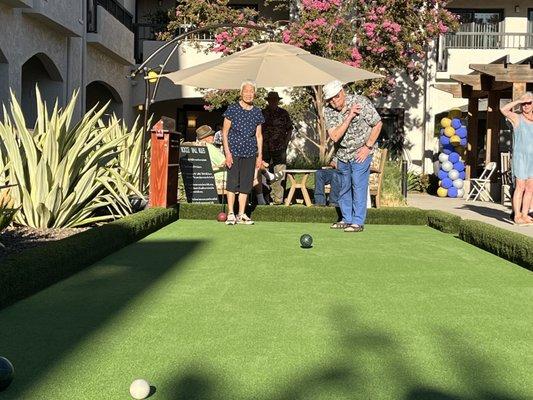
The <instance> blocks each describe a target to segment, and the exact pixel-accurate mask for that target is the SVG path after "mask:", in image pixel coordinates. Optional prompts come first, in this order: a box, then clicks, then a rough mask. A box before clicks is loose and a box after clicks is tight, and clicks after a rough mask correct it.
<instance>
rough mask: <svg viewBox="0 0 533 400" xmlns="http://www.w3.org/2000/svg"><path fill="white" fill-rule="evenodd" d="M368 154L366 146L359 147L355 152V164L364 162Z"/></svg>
mask: <svg viewBox="0 0 533 400" xmlns="http://www.w3.org/2000/svg"><path fill="white" fill-rule="evenodd" d="M369 154H370V149H369V148H368V147H366V146H363V147H359V148H358V149H357V150H356V151H355V162H358V163H362V162H364V161H365V160H366V159H367V157H368V155H369Z"/></svg>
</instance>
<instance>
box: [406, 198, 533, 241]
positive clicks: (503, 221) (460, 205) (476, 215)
mask: <svg viewBox="0 0 533 400" xmlns="http://www.w3.org/2000/svg"><path fill="white" fill-rule="evenodd" d="M407 204H408V205H409V206H412V207H418V208H422V209H424V210H442V211H446V212H449V213H451V214H455V215H459V216H460V217H461V218H463V219H473V220H476V221H483V222H487V223H489V224H491V225H495V226H498V227H500V228H503V229H507V230H509V231H513V232H518V233H522V234H524V235H527V236H531V237H533V225H529V226H517V225H514V224H512V223H511V219H510V218H509V216H510V213H511V208H510V207H506V206H502V205H501V204H498V203H490V202H486V201H468V202H467V201H465V200H463V199H451V198H440V197H436V196H429V195H426V194H412V193H409V194H408V195H407Z"/></svg>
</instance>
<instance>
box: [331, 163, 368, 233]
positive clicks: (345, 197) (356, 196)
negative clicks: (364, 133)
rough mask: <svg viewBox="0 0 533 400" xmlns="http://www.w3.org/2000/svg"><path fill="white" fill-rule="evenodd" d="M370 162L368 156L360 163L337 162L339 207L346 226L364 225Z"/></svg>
mask: <svg viewBox="0 0 533 400" xmlns="http://www.w3.org/2000/svg"><path fill="white" fill-rule="evenodd" d="M371 161H372V156H371V155H370V156H368V157H367V159H366V160H365V161H363V162H362V163H358V162H355V161H350V162H347V163H345V162H342V161H340V160H339V161H338V162H337V168H338V170H339V175H340V178H341V188H340V193H339V207H340V209H341V213H342V220H343V221H344V222H346V223H347V224H356V225H359V226H362V225H364V224H365V219H366V209H367V192H368V178H369V176H370V162H371Z"/></svg>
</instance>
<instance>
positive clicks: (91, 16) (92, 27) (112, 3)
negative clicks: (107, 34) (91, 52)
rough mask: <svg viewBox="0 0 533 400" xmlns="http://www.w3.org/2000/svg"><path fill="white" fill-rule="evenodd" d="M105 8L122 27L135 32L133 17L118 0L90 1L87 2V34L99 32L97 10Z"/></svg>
mask: <svg viewBox="0 0 533 400" xmlns="http://www.w3.org/2000/svg"><path fill="white" fill-rule="evenodd" d="M98 6H101V7H103V8H104V9H105V10H107V12H109V13H110V14H111V15H112V16H113V17H115V18H116V19H117V20H118V21H119V22H120V23H121V24H122V25H124V26H125V27H126V28H128V29H129V30H130V31H133V15H131V14H130V13H129V12H128V10H126V9H125V8H124V6H123V5H122V4H120V3H119V2H118V1H117V0H88V1H87V32H91V33H94V32H97V30H98V21H97V8H98Z"/></svg>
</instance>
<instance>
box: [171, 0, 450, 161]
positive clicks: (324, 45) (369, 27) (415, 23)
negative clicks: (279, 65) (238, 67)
mask: <svg viewBox="0 0 533 400" xmlns="http://www.w3.org/2000/svg"><path fill="white" fill-rule="evenodd" d="M267 2H268V0H267ZM445 5H446V2H445V1H444V0H300V1H298V2H297V3H296V8H297V11H296V15H295V16H294V17H293V19H292V20H289V21H286V22H285V23H284V24H280V23H277V24H276V23H274V22H273V21H269V20H266V19H262V18H260V16H259V15H258V12H257V11H255V10H252V9H246V8H244V9H233V8H231V7H230V6H229V5H228V0H184V1H182V2H181V3H180V5H178V6H177V8H176V9H175V10H171V11H170V13H169V15H170V17H171V22H170V23H169V25H168V29H167V31H166V32H164V33H163V34H162V35H161V39H168V38H170V37H172V36H173V34H174V33H175V32H176V31H177V29H178V28H179V27H182V26H184V25H186V26H191V27H200V26H208V25H213V24H218V23H224V22H243V23H248V24H258V25H260V26H265V27H272V28H273V29H274V33H273V35H271V36H270V37H265V34H264V33H263V32H260V31H257V30H253V29H246V28H232V29H220V30H218V31H215V32H213V35H214V40H213V41H212V42H210V43H208V44H207V46H205V45H204V46H205V47H204V50H206V51H211V52H218V53H222V55H223V56H224V55H229V54H232V53H233V52H236V51H239V50H243V49H245V48H247V47H249V46H251V45H252V44H253V43H257V42H261V41H265V40H270V41H279V42H282V43H286V44H291V45H294V46H297V47H300V48H303V49H305V50H307V51H309V52H311V53H313V54H315V55H318V56H322V57H327V58H329V59H334V60H337V61H340V62H343V63H345V64H347V65H351V66H353V67H358V68H363V69H366V70H369V71H373V72H376V73H379V74H381V75H383V76H384V78H383V79H375V80H372V81H364V82H360V83H356V84H352V85H351V90H355V91H357V92H359V93H362V94H364V95H366V96H369V97H379V96H387V95H389V94H390V93H391V92H392V91H393V90H394V89H395V87H396V84H397V82H396V78H397V77H398V76H399V75H400V74H404V75H406V76H408V77H410V79H414V80H416V79H417V78H418V77H419V75H420V74H421V72H422V70H423V67H424V63H425V58H426V56H427V46H428V44H429V43H430V42H431V41H432V40H433V39H435V38H437V37H438V35H440V34H444V33H446V32H448V31H452V30H454V29H456V27H457V18H456V17H455V15H453V14H451V13H450V12H449V11H447V10H446V9H445V8H444V6H445ZM198 45H199V46H200V44H198ZM204 94H205V100H206V108H207V109H215V108H220V107H224V106H225V105H227V104H228V102H230V101H234V100H235V99H236V98H237V96H238V94H236V93H235V92H234V91H222V92H221V91H206V92H205V93H204ZM290 94H291V99H292V101H291V104H290V105H289V106H288V107H287V108H288V110H289V112H291V114H292V115H293V117H294V119H295V120H296V121H303V120H304V119H306V118H305V115H306V114H308V113H312V115H314V117H315V118H314V120H315V123H314V124H313V128H314V133H313V134H311V135H308V139H309V141H310V142H311V143H313V144H315V145H316V146H317V147H318V152H319V158H320V162H325V161H326V160H327V159H328V158H329V154H330V150H329V149H330V146H329V144H328V137H327V132H326V130H325V124H324V115H323V108H324V103H323V99H322V88H321V87H319V86H317V87H312V88H294V89H292V90H291V91H290ZM304 156H305V155H304Z"/></svg>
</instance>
